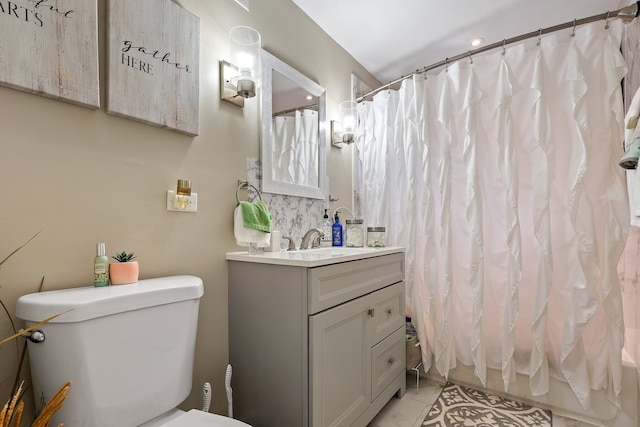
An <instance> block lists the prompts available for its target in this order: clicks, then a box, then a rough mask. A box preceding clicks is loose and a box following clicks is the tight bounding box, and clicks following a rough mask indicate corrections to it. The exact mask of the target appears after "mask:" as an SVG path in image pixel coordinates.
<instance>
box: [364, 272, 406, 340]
mask: <svg viewBox="0 0 640 427" xmlns="http://www.w3.org/2000/svg"><path fill="white" fill-rule="evenodd" d="M372 296H373V297H374V302H373V310H374V311H373V322H374V325H375V326H374V331H373V341H372V344H377V343H379V342H380V341H382V340H383V339H385V338H386V337H388V336H389V335H390V334H391V333H393V332H394V331H395V330H396V329H398V328H399V327H400V326H403V325H405V322H406V319H405V313H404V282H398V283H396V284H395V285H392V286H389V287H387V288H384V289H381V290H379V291H378V292H376V293H375V294H373V295H372Z"/></svg>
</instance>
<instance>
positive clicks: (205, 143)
mask: <svg viewBox="0 0 640 427" xmlns="http://www.w3.org/2000/svg"><path fill="white" fill-rule="evenodd" d="M98 3H99V14H100V23H99V25H100V28H99V31H100V33H99V37H100V43H99V47H100V84H101V94H102V100H101V104H102V105H103V107H101V108H100V109H98V110H91V109H87V108H83V107H79V106H75V105H72V104H67V103H64V102H59V101H54V100H50V99H46V98H44V97H40V96H37V95H32V94H27V93H24V92H20V91H17V90H13V89H8V88H3V87H0V123H2V127H1V128H0V182H1V183H2V184H1V185H0V200H1V202H0V259H3V258H4V256H6V255H7V254H9V253H10V252H11V251H12V250H13V249H15V248H16V247H18V246H19V245H21V244H22V243H23V242H24V241H26V240H27V239H28V238H29V237H30V236H32V235H33V234H34V233H36V232H38V231H40V232H41V233H40V235H39V236H38V237H37V238H36V239H35V240H33V241H32V242H31V243H30V244H29V245H28V246H26V247H25V248H24V249H23V250H21V251H20V252H19V253H18V254H17V255H16V256H14V257H13V258H12V259H11V260H10V261H9V262H7V263H6V264H5V265H4V266H3V268H2V270H1V271H0V286H1V287H0V299H1V300H2V302H3V303H4V304H5V305H6V307H7V309H8V311H9V312H11V313H13V311H14V306H15V301H16V299H17V298H18V297H19V296H20V295H23V294H27V293H31V292H36V291H37V289H38V286H39V283H40V280H41V278H42V277H43V276H44V277H45V279H44V289H45V290H51V289H60V288H68V287H76V286H86V285H90V284H91V283H92V261H93V257H94V255H95V244H96V243H97V242H105V243H106V246H107V254H108V255H112V254H113V253H115V252H116V251H122V250H127V251H133V252H135V253H136V255H137V257H138V261H139V262H140V275H141V278H150V277H158V276H166V275H174V274H194V275H197V276H200V277H202V279H203V280H204V284H205V295H204V297H203V299H202V301H201V305H200V318H199V330H198V342H197V346H196V360H195V374H194V387H193V392H192V394H191V396H190V397H189V399H188V400H187V401H186V402H185V404H184V405H183V407H184V408H190V407H199V406H200V402H201V395H200V389H201V386H202V384H203V383H204V382H205V381H209V382H211V384H212V386H213V401H214V403H213V411H214V412H220V413H225V412H226V398H225V396H224V383H223V380H224V372H225V367H226V364H227V357H228V345H227V343H228V325H227V265H226V261H225V253H226V252H228V251H234V250H240V249H241V248H239V247H237V246H236V245H235V242H234V238H233V229H232V213H233V209H234V207H235V204H236V200H235V191H236V183H237V180H238V179H246V178H247V158H259V157H260V154H259V153H260V151H259V149H260V144H259V141H260V135H259V106H258V100H257V99H251V100H248V101H247V102H246V106H245V108H244V109H239V108H236V107H235V106H233V105H231V104H227V103H222V102H221V101H220V100H219V87H218V61H219V60H221V59H229V39H228V31H229V29H230V28H231V27H232V26H234V25H248V26H251V27H254V28H256V29H257V30H258V31H259V32H260V33H261V35H262V37H263V47H264V48H266V49H267V50H269V51H270V52H271V53H273V54H274V55H276V56H278V57H279V58H280V59H282V60H284V61H285V62H288V63H289V64H291V65H292V66H293V67H295V68H297V69H298V70H300V71H301V72H302V73H304V74H305V75H307V76H309V77H310V78H311V79H313V80H315V81H317V82H318V83H320V84H321V85H322V86H324V87H325V88H326V89H327V117H328V119H329V120H331V119H336V118H337V111H338V103H339V102H340V101H342V100H346V99H349V96H350V92H349V91H350V74H351V73H352V72H355V73H356V74H357V75H359V77H361V78H362V79H363V80H365V81H367V82H369V84H370V85H371V86H373V87H375V86H376V82H375V80H374V79H373V78H372V76H371V75H370V74H369V73H367V72H366V71H365V70H364V69H363V68H362V67H361V66H360V65H359V64H358V63H356V62H355V61H354V60H353V58H351V56H349V55H348V54H347V53H346V52H345V51H344V50H342V49H341V48H340V47H339V46H337V44H336V43H335V42H334V41H333V40H332V39H331V38H329V37H328V36H327V35H326V34H325V33H323V32H322V31H321V30H320V29H319V28H318V27H317V26H316V25H315V24H314V23H313V22H312V21H311V20H310V19H308V18H307V17H306V15H304V14H303V13H302V12H301V11H300V10H299V9H298V8H297V6H295V5H294V4H293V3H292V2H291V1H290V0H268V1H261V0H254V1H251V11H250V12H247V11H245V10H244V9H242V8H241V7H240V6H238V5H236V3H235V2H234V1H233V0H181V1H180V2H179V3H180V4H181V5H182V6H184V7H185V8H186V9H188V10H189V11H190V12H192V13H194V14H195V15H197V16H199V17H200V32H201V36H200V38H201V40H200V135H199V136H198V137H195V138H192V137H187V136H184V135H181V134H178V133H175V132H172V131H169V130H163V129H159V128H155V127H153V126H149V125H145V124H142V123H139V122H136V121H133V120H128V119H124V118H119V117H115V116H111V115H108V114H106V113H105V109H104V105H105V99H104V93H105V88H106V80H105V75H106V73H105V63H104V58H105V39H106V29H105V11H106V0H99V1H98ZM33 60H34V61H36V60H37V58H33ZM131 102H136V99H131ZM326 143H327V150H328V156H327V158H328V175H329V178H330V181H331V187H332V190H331V194H332V195H333V196H335V197H338V198H339V199H340V201H339V202H337V203H338V205H335V204H332V206H331V209H334V208H335V207H337V206H348V207H351V150H350V149H349V148H346V149H343V150H337V149H335V148H334V149H332V148H331V147H330V143H329V141H326ZM178 178H185V179H191V180H192V181H193V191H195V192H197V193H198V213H196V214H180V213H174V212H167V211H166V209H165V197H166V196H165V195H166V190H168V189H172V188H174V187H175V183H176V180H177V179H178ZM9 332H10V324H9V321H8V320H7V319H6V316H0V336H2V337H4V336H6V335H8V334H9ZM258 352H259V349H256V354H258ZM16 353H17V351H16V348H15V346H14V344H6V345H3V346H2V348H0V398H1V399H0V401H4V400H5V398H6V397H8V396H7V395H8V391H9V389H10V387H11V384H12V382H13V376H14V374H15V366H16V364H17V360H16ZM52 368H53V369H55V367H52ZM25 375H26V372H25Z"/></svg>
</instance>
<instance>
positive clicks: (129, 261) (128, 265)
mask: <svg viewBox="0 0 640 427" xmlns="http://www.w3.org/2000/svg"><path fill="white" fill-rule="evenodd" d="M111 258H113V259H115V260H116V261H117V262H112V263H111V264H109V280H110V281H111V284H112V285H126V284H128V283H135V282H137V281H138V272H139V267H138V261H134V259H135V258H136V257H135V256H134V255H133V253H127V252H124V251H123V252H120V253H118V254H115V255H114V256H112V257H111Z"/></svg>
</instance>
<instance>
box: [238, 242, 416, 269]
mask: <svg viewBox="0 0 640 427" xmlns="http://www.w3.org/2000/svg"><path fill="white" fill-rule="evenodd" d="M396 252H404V248H400V247H385V248H369V247H363V248H349V247H344V246H340V247H327V248H315V249H301V250H296V251H284V250H283V251H280V252H259V253H251V254H250V253H248V252H247V251H244V252H229V253H227V260H230V261H245V262H257V263H262V264H280V265H294V266H301V267H317V266H321V265H328V264H335V263H339V262H345V261H354V260H358V259H364V258H371V257H376V256H382V255H387V254H392V253H396Z"/></svg>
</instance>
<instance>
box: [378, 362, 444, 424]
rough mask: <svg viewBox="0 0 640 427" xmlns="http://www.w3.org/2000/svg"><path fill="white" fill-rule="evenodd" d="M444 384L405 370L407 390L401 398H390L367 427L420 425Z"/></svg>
mask: <svg viewBox="0 0 640 427" xmlns="http://www.w3.org/2000/svg"><path fill="white" fill-rule="evenodd" d="M443 386H444V384H439V383H437V382H436V381H434V380H432V379H425V378H420V386H419V387H416V375H415V373H413V372H407V391H406V393H405V395H404V397H403V398H402V399H398V398H395V397H394V398H392V399H391V400H390V401H389V403H387V405H386V406H385V407H384V408H382V411H380V413H379V414H378V415H377V416H376V417H375V418H374V419H373V420H372V421H371V422H370V423H369V425H368V426H367V427H420V426H422V421H423V420H424V418H425V417H426V416H427V413H428V412H429V409H431V406H432V405H433V404H434V403H435V401H436V400H438V396H440V392H441V391H442V387H443Z"/></svg>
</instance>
